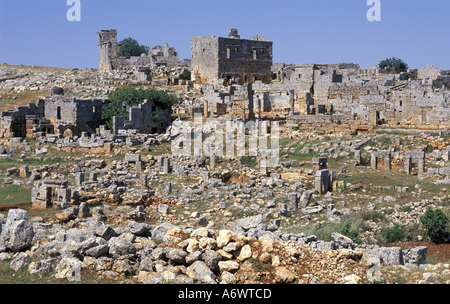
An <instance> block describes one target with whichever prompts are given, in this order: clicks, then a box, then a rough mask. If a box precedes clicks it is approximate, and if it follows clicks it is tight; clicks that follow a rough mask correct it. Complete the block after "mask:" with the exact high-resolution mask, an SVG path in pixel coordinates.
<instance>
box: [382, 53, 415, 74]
mask: <svg viewBox="0 0 450 304" xmlns="http://www.w3.org/2000/svg"><path fill="white" fill-rule="evenodd" d="M378 67H379V68H380V69H384V68H388V67H389V68H392V69H394V70H395V72H397V73H400V72H406V71H407V70H408V65H407V64H406V63H405V62H404V61H403V60H401V59H398V58H396V57H392V58H387V59H384V60H381V61H380V63H379V65H378Z"/></svg>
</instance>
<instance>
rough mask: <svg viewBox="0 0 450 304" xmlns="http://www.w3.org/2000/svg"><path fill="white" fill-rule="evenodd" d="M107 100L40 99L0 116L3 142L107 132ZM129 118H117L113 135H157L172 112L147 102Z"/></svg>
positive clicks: (81, 137)
mask: <svg viewBox="0 0 450 304" xmlns="http://www.w3.org/2000/svg"><path fill="white" fill-rule="evenodd" d="M108 102H109V101H108V100H97V99H89V100H80V99H76V98H74V97H65V96H52V97H51V98H48V99H38V100H36V102H35V103H30V104H28V105H27V106H22V107H16V109H15V110H10V111H5V112H2V113H1V114H0V139H2V140H4V141H11V140H12V139H13V138H25V137H28V138H36V137H42V136H44V137H45V136H47V135H56V136H58V137H79V138H80V140H82V139H83V138H84V137H86V136H87V135H88V134H90V135H93V134H97V133H100V132H101V131H102V130H104V128H105V127H104V126H103V125H102V123H103V121H102V107H103V106H104V105H106V104H107V103H108ZM129 113H130V114H129V117H127V118H125V117H114V118H113V120H114V130H113V131H114V134H117V133H118V130H130V129H132V130H135V131H136V132H140V133H146V134H151V133H157V132H160V131H162V130H163V129H164V128H166V127H167V126H169V125H170V124H171V110H170V109H167V110H164V109H161V108H160V107H158V106H156V105H155V104H154V103H153V102H152V101H149V100H146V101H144V102H143V103H142V104H140V105H139V106H133V107H130V108H129Z"/></svg>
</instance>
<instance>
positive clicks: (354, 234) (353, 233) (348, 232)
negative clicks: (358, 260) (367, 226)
mask: <svg viewBox="0 0 450 304" xmlns="http://www.w3.org/2000/svg"><path fill="white" fill-rule="evenodd" d="M341 234H343V235H345V236H346V237H349V238H351V239H352V240H353V242H355V243H357V244H359V243H361V239H360V238H359V232H358V231H357V230H355V229H352V224H351V223H350V222H346V223H345V224H344V226H343V227H342V229H341Z"/></svg>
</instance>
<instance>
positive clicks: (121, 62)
mask: <svg viewBox="0 0 450 304" xmlns="http://www.w3.org/2000/svg"><path fill="white" fill-rule="evenodd" d="M97 37H98V47H99V71H100V72H113V71H119V70H131V71H132V72H133V73H134V75H135V77H136V79H137V80H138V81H144V82H145V81H152V71H153V70H156V69H158V68H178V69H180V70H181V71H182V70H184V69H186V68H189V66H190V62H186V60H179V59H178V52H176V51H175V48H173V47H170V46H169V45H168V43H166V44H165V45H164V46H160V45H157V46H154V47H152V48H151V49H150V50H149V52H148V54H142V55H141V56H132V57H130V58H126V57H120V56H119V55H118V53H119V50H120V43H119V42H118V41H117V30H116V29H111V30H102V31H100V32H98V33H97Z"/></svg>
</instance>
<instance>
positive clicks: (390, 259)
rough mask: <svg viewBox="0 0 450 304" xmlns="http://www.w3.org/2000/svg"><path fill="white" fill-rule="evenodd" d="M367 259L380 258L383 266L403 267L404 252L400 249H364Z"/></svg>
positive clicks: (376, 247)
mask: <svg viewBox="0 0 450 304" xmlns="http://www.w3.org/2000/svg"><path fill="white" fill-rule="evenodd" d="M363 253H364V255H365V259H368V258H370V257H375V258H379V259H380V262H381V264H382V265H385V266H392V265H403V264H404V261H403V251H402V249H401V248H400V247H378V246H375V247H374V248H372V249H364V250H363Z"/></svg>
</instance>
